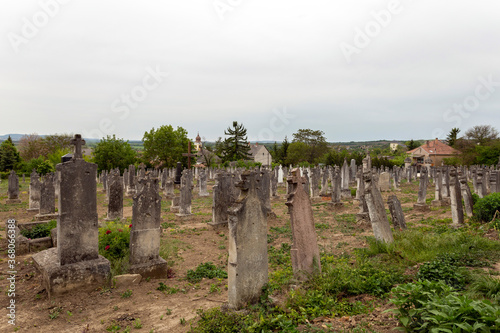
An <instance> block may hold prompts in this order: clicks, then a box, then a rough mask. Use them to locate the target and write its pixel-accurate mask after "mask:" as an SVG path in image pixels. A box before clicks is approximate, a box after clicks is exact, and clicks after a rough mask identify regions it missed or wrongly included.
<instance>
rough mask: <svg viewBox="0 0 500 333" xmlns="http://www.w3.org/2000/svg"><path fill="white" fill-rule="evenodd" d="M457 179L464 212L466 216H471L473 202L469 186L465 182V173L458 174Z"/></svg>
mask: <svg viewBox="0 0 500 333" xmlns="http://www.w3.org/2000/svg"><path fill="white" fill-rule="evenodd" d="M458 181H459V182H460V190H461V191H462V197H463V199H464V208H465V213H466V214H467V216H468V217H472V214H473V212H474V202H473V200H472V193H471V190H470V187H469V185H468V184H467V177H466V176H465V175H459V177H458Z"/></svg>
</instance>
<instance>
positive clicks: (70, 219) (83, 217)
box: [33, 135, 110, 297]
mask: <svg viewBox="0 0 500 333" xmlns="http://www.w3.org/2000/svg"><path fill="white" fill-rule="evenodd" d="M84 142H85V141H84V140H82V139H81V136H80V135H75V139H73V140H72V143H73V144H75V146H76V147H75V154H74V157H73V159H72V160H70V161H69V162H65V163H62V164H58V165H57V166H56V169H57V171H58V172H59V173H60V177H61V178H60V187H61V190H60V193H61V195H60V199H59V217H58V221H57V248H51V249H48V250H45V251H41V252H38V253H36V254H35V255H33V261H34V263H35V267H36V268H37V269H38V270H39V271H40V273H41V276H42V283H43V285H44V287H45V289H46V290H47V292H48V295H49V297H51V296H53V295H58V294H62V293H65V292H70V291H73V290H78V291H79V292H81V291H82V290H86V289H95V288H96V287H100V286H103V285H106V283H107V282H108V279H109V274H110V264H109V261H108V260H107V259H106V258H104V257H102V256H100V255H99V244H98V242H99V240H98V226H97V223H98V221H97V197H96V188H97V186H96V178H97V165H96V164H93V163H88V162H86V161H85V160H83V158H82V154H81V145H82V143H84Z"/></svg>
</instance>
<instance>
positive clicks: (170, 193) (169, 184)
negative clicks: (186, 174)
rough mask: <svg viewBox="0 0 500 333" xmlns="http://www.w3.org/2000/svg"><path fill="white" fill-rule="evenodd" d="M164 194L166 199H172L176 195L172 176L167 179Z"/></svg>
mask: <svg viewBox="0 0 500 333" xmlns="http://www.w3.org/2000/svg"><path fill="white" fill-rule="evenodd" d="M163 194H164V196H165V198H166V199H172V198H173V197H174V195H175V194H174V181H173V180H172V179H170V178H167V179H166V180H165V186H164V191H163Z"/></svg>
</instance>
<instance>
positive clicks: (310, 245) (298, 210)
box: [286, 169, 321, 281]
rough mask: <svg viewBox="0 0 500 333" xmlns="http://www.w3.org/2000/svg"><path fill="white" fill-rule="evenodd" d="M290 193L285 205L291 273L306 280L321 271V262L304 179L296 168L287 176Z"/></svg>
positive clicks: (299, 278)
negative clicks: (290, 244)
mask: <svg viewBox="0 0 500 333" xmlns="http://www.w3.org/2000/svg"><path fill="white" fill-rule="evenodd" d="M288 183H289V187H291V193H290V194H289V195H288V200H287V202H286V205H287V206H288V212H289V214H290V221H291V227H292V238H293V244H292V248H291V250H290V253H291V258H292V268H293V275H294V277H295V278H296V279H297V280H302V281H304V280H307V279H308V278H309V277H311V276H312V275H315V274H320V273H321V263H320V256H319V248H318V242H317V235H316V231H315V230H314V217H313V211H312V207H311V201H310V199H309V195H307V193H306V192H305V191H304V186H303V185H302V184H304V183H305V179H304V178H303V177H300V171H299V170H298V169H293V170H292V176H291V177H290V178H288Z"/></svg>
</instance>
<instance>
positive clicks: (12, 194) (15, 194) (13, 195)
mask: <svg viewBox="0 0 500 333" xmlns="http://www.w3.org/2000/svg"><path fill="white" fill-rule="evenodd" d="M7 196H8V199H7V202H6V203H7V204H17V203H21V199H19V177H18V176H17V174H16V172H15V171H14V170H11V171H10V174H9V183H8V190H7Z"/></svg>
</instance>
